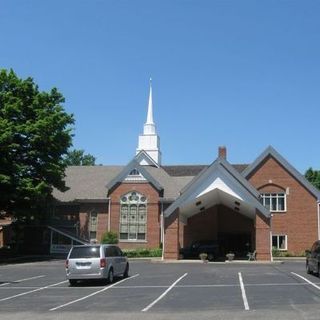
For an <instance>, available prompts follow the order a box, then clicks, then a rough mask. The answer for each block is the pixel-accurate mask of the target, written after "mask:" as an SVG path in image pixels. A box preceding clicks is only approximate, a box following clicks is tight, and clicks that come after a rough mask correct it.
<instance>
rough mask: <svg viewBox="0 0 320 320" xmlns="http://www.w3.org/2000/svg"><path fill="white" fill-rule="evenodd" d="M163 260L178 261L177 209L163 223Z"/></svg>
mask: <svg viewBox="0 0 320 320" xmlns="http://www.w3.org/2000/svg"><path fill="white" fill-rule="evenodd" d="M164 225H165V226H164V258H165V259H176V260H178V259H179V209H176V210H175V211H174V212H173V213H172V214H171V215H170V217H167V218H165V221H164Z"/></svg>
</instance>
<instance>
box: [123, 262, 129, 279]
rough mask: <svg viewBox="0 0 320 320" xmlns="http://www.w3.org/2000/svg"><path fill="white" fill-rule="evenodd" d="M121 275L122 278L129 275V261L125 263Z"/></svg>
mask: <svg viewBox="0 0 320 320" xmlns="http://www.w3.org/2000/svg"><path fill="white" fill-rule="evenodd" d="M123 277H124V278H128V277H129V263H127V265H126V269H125V270H124V273H123Z"/></svg>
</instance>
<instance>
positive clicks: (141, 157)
mask: <svg viewBox="0 0 320 320" xmlns="http://www.w3.org/2000/svg"><path fill="white" fill-rule="evenodd" d="M135 159H136V161H137V162H138V163H139V164H141V165H148V166H154V167H157V168H159V164H158V163H157V162H155V161H154V160H153V159H152V158H151V157H150V156H149V155H148V153H147V152H145V151H144V150H141V151H140V152H139V153H138V154H137V155H136V156H135Z"/></svg>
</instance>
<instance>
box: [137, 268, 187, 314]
mask: <svg viewBox="0 0 320 320" xmlns="http://www.w3.org/2000/svg"><path fill="white" fill-rule="evenodd" d="M187 274H188V273H185V274H184V275H183V276H181V277H180V278H179V279H177V280H176V281H175V282H174V283H173V284H172V285H171V286H170V287H169V288H168V289H167V290H166V291H165V292H164V293H163V294H162V295H161V296H160V297H158V298H157V299H156V300H154V301H153V302H152V303H150V304H149V305H148V306H147V307H145V308H144V309H142V310H141V311H142V312H146V311H148V310H149V309H150V308H152V307H153V306H154V305H155V304H156V303H157V302H158V301H160V300H161V299H162V298H163V297H164V296H165V295H166V294H167V293H168V292H169V291H170V290H171V289H172V288H173V287H174V286H175V285H176V284H177V283H178V282H179V281H180V280H182V279H183V278H184V277H185V276H186V275H187Z"/></svg>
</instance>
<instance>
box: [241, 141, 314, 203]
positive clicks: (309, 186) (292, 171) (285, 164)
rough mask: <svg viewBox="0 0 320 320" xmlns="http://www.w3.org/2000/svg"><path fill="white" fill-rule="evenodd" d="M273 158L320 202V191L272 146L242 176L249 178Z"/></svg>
mask: <svg viewBox="0 0 320 320" xmlns="http://www.w3.org/2000/svg"><path fill="white" fill-rule="evenodd" d="M269 156H270V157H272V158H274V159H275V160H276V161H278V162H279V163H280V164H281V165H282V166H283V167H284V168H285V169H286V170H287V171H288V172H289V173H290V174H291V175H292V176H293V177H294V178H295V179H296V180H298V181H299V182H300V183H301V184H302V185H303V186H304V187H305V188H306V189H307V190H308V191H309V192H310V193H311V194H313V195H314V196H315V197H316V198H317V199H318V200H320V191H319V190H318V189H317V188H316V187H314V186H313V185H312V184H311V183H310V182H309V181H308V180H307V179H306V178H305V177H304V176H303V175H302V174H301V173H300V172H299V171H298V170H296V169H295V168H294V167H293V166H292V165H291V164H290V163H289V162H288V161H287V160H286V159H285V158H284V157H282V156H281V155H280V153H278V152H277V151H276V150H275V149H274V148H273V147H272V146H269V147H268V148H267V149H265V150H264V151H263V152H262V153H261V154H260V156H259V157H258V158H257V159H256V160H255V161H254V162H253V163H252V164H251V165H249V166H248V167H247V168H246V169H245V170H244V171H243V172H242V175H243V176H244V177H245V178H248V176H250V174H251V173H252V172H253V171H254V170H256V168H257V167H258V166H259V165H260V164H261V163H262V162H263V161H264V160H265V159H266V158H267V157H269Z"/></svg>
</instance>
